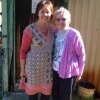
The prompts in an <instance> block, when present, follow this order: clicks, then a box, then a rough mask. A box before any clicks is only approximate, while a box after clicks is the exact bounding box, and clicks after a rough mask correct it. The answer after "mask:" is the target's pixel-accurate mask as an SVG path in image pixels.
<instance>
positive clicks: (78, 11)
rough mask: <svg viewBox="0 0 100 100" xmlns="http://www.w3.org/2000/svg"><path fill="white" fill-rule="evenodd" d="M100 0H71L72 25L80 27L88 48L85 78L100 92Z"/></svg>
mask: <svg viewBox="0 0 100 100" xmlns="http://www.w3.org/2000/svg"><path fill="white" fill-rule="evenodd" d="M99 9H100V0H69V10H70V12H71V18H72V23H71V26H72V27H75V28H76V29H78V30H79V31H80V32H81V34H82V37H83V40H84V44H85V48H86V65H85V70H84V73H83V77H82V79H83V80H88V81H89V82H92V83H93V84H94V85H95V87H96V89H97V91H98V92H100V46H99V45H100V11H99Z"/></svg>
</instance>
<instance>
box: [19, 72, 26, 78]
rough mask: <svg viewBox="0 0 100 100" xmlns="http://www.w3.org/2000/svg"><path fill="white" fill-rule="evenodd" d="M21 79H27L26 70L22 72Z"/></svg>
mask: <svg viewBox="0 0 100 100" xmlns="http://www.w3.org/2000/svg"><path fill="white" fill-rule="evenodd" d="M20 77H21V78H25V77H26V72H25V70H23V71H21V72H20Z"/></svg>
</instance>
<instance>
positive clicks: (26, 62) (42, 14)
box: [19, 0, 54, 100]
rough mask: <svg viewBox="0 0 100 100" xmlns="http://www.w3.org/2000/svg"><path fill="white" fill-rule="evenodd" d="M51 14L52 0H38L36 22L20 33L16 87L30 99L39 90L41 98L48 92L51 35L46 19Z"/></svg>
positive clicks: (33, 99)
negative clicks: (18, 70) (21, 34)
mask: <svg viewBox="0 0 100 100" xmlns="http://www.w3.org/2000/svg"><path fill="white" fill-rule="evenodd" d="M52 13H53V5H52V3H51V2H50V1H48V0H42V1H40V2H39V3H38V5H37V7H36V13H35V17H34V20H35V22H34V23H32V24H30V25H28V26H27V27H26V28H25V30H24V32H23V38H22V45H21V50H20V67H21V72H20V76H21V81H20V85H19V88H20V89H24V90H25V92H26V94H28V96H29V100H38V93H41V100H49V97H50V94H51V89H52V66H51V64H52V47H53V40H54V37H53V29H52V27H51V25H49V23H48V22H49V20H50V18H51V16H52Z"/></svg>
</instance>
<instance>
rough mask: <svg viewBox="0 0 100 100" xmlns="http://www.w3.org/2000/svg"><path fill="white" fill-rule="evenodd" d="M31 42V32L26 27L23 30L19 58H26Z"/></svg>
mask: <svg viewBox="0 0 100 100" xmlns="http://www.w3.org/2000/svg"><path fill="white" fill-rule="evenodd" d="M31 42H32V32H31V30H30V29H28V28H26V29H25V30H24V32H23V37H22V44H21V49H20V59H26V54H27V51H28V50H29V48H30V46H31Z"/></svg>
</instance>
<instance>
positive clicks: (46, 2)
mask: <svg viewBox="0 0 100 100" xmlns="http://www.w3.org/2000/svg"><path fill="white" fill-rule="evenodd" d="M45 5H48V6H49V7H50V9H51V12H52V13H53V4H52V2H51V1H50V0H42V1H40V2H39V3H38V4H37V7H36V11H35V14H34V21H37V20H38V18H39V17H38V14H39V11H40V10H41V9H42V8H43V7H44V6H45Z"/></svg>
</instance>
